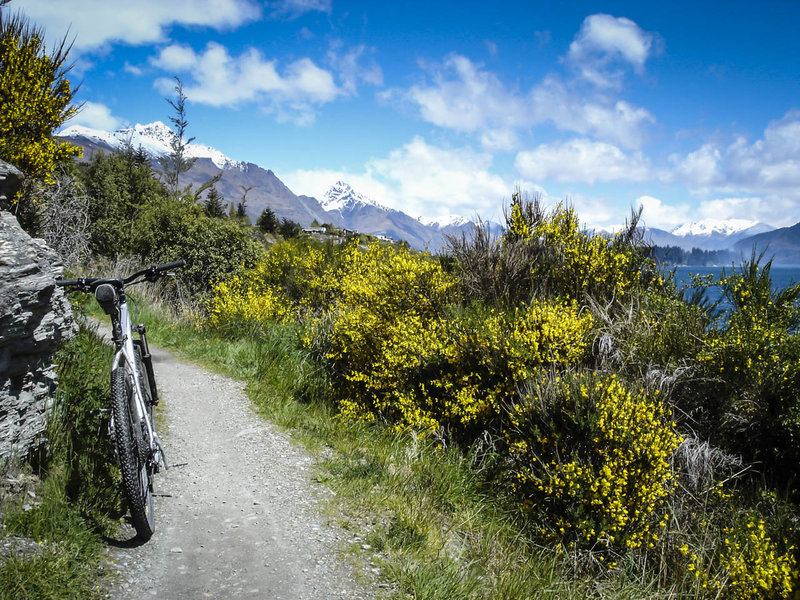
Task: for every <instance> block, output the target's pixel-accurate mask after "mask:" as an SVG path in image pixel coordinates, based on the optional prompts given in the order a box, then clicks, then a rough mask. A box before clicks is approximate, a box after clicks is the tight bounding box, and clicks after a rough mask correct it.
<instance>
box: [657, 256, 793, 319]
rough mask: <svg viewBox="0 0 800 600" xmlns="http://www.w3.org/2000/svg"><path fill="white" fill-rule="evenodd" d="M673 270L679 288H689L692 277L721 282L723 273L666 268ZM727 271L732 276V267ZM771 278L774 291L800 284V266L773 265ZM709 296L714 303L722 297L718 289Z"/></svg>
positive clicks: (728, 267)
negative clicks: (701, 276)
mask: <svg viewBox="0 0 800 600" xmlns="http://www.w3.org/2000/svg"><path fill="white" fill-rule="evenodd" d="M673 268H674V269H675V283H677V284H678V286H679V287H680V286H681V284H684V285H687V286H689V285H690V284H691V281H692V275H713V276H714V279H715V280H719V276H720V274H721V273H722V267H672V268H667V267H665V270H667V271H669V270H672V269H673ZM725 271H726V272H727V273H728V274H730V273H731V272H732V268H731V266H730V265H728V266H727V267H725ZM770 276H771V277H772V287H773V289H775V290H781V289H783V288H785V287H787V286H789V285H791V284H792V283H797V282H800V265H778V266H776V265H773V266H772V268H771V269H770ZM707 294H708V298H709V300H712V301H714V300H717V299H718V298H719V297H720V296H721V292H720V290H719V288H718V287H710V288H708V291H707ZM723 308H724V307H723Z"/></svg>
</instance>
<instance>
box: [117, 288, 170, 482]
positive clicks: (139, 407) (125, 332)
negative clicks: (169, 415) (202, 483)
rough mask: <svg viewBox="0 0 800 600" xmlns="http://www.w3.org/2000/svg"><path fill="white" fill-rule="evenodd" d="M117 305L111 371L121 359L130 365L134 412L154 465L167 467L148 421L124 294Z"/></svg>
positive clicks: (158, 441) (162, 449)
mask: <svg viewBox="0 0 800 600" xmlns="http://www.w3.org/2000/svg"><path fill="white" fill-rule="evenodd" d="M118 306H119V332H120V334H121V337H122V339H121V342H118V344H119V347H118V349H117V351H116V353H115V354H114V358H113V359H112V361H111V372H112V373H113V372H114V369H118V368H120V367H122V362H123V361H125V362H127V363H128V364H129V365H130V366H131V368H130V373H131V375H132V376H133V382H132V383H133V385H132V387H133V396H134V398H135V399H136V402H135V403H134V404H135V405H136V414H137V416H138V417H139V420H140V421H144V423H145V426H146V427H147V435H148V439H149V440H150V449H151V450H152V451H153V457H154V459H155V462H156V465H158V466H161V465H164V468H165V469H168V468H169V466H168V465H167V461H166V457H165V455H164V448H163V447H162V446H161V440H160V439H159V438H158V434H157V433H156V431H155V429H154V428H153V423H152V422H151V421H150V415H149V414H148V412H147V410H146V409H145V400H144V397H143V396H142V383H143V382H142V380H141V378H140V377H139V370H138V369H137V368H136V351H135V350H134V347H133V327H132V325H131V316H130V313H129V312H128V302H127V300H125V297H124V296H123V297H122V298H120V301H119V303H118ZM112 319H113V317H112ZM112 325H113V324H112ZM115 341H116V340H115ZM142 368H144V365H142ZM112 420H113V417H112ZM112 427H113V425H112Z"/></svg>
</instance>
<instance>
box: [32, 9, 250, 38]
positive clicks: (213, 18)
mask: <svg viewBox="0 0 800 600" xmlns="http://www.w3.org/2000/svg"><path fill="white" fill-rule="evenodd" d="M23 10H24V12H25V13H26V14H27V15H28V16H29V17H30V18H31V19H32V20H33V21H35V22H36V23H38V24H40V25H43V26H44V27H45V28H46V29H47V33H48V36H53V37H54V38H55V37H56V36H63V35H65V34H66V33H67V31H69V36H70V38H71V37H72V36H74V37H75V45H74V49H75V50H77V51H85V50H93V49H97V48H101V47H103V46H105V45H107V44H108V43H113V42H122V43H126V44H132V45H141V44H151V43H155V42H162V41H164V40H165V39H166V37H167V29H168V28H169V27H172V26H174V25H184V26H201V27H212V28H214V29H217V30H221V29H228V28H233V27H237V26H239V25H241V24H243V23H246V22H248V21H252V20H255V19H257V18H258V17H259V15H260V14H261V8H260V6H259V3H258V2H256V1H255V0H169V1H168V2H164V1H163V0H136V2H131V1H130V0H58V1H57V2H54V1H53V0H25V3H24V8H23Z"/></svg>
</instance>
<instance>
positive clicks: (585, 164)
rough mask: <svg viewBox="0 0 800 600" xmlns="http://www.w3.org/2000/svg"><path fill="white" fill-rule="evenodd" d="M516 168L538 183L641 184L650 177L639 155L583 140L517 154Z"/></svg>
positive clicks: (645, 163) (546, 146) (647, 165)
mask: <svg viewBox="0 0 800 600" xmlns="http://www.w3.org/2000/svg"><path fill="white" fill-rule="evenodd" d="M515 166H516V168H517V171H519V173H520V174H522V175H523V176H524V177H528V178H530V179H533V180H538V181H541V180H548V179H549V180H554V181H559V182H566V183H595V182H606V181H644V180H646V179H647V178H648V177H650V176H651V169H650V164H649V162H648V161H647V159H646V158H645V157H644V156H643V155H642V154H641V153H639V152H637V153H633V154H625V153H624V152H623V151H622V150H620V149H619V148H618V147H616V146H613V145H611V144H607V143H605V142H595V141H592V140H589V139H586V138H579V139H573V140H569V141H565V142H554V143H551V144H542V145H540V146H538V147H536V148H534V149H533V150H526V151H523V152H520V153H518V154H517V158H516V161H515Z"/></svg>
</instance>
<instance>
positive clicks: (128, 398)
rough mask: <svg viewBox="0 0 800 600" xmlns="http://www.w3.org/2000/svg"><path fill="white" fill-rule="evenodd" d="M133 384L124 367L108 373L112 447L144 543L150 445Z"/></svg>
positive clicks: (150, 523) (149, 509)
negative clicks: (137, 408)
mask: <svg viewBox="0 0 800 600" xmlns="http://www.w3.org/2000/svg"><path fill="white" fill-rule="evenodd" d="M133 385H134V381H133V376H132V374H131V372H130V370H129V366H128V365H127V364H123V365H121V366H119V367H117V368H116V369H114V371H113V372H112V373H111V414H112V416H113V418H114V445H115V447H116V450H117V459H118V460H119V470H120V471H121V472H122V487H123V491H124V493H125V498H126V499H127V501H128V508H129V509H130V511H131V519H132V520H133V526H134V528H135V529H136V534H137V535H138V537H139V538H140V539H142V540H145V541H146V540H149V539H150V537H151V536H152V535H153V531H155V520H154V516H153V490H152V485H151V475H150V467H149V462H150V460H149V457H150V444H149V442H148V440H147V439H146V437H145V435H146V433H145V428H144V423H142V421H141V420H140V419H139V417H138V414H139V413H138V411H137V410H136V398H135V396H134V393H133Z"/></svg>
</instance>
